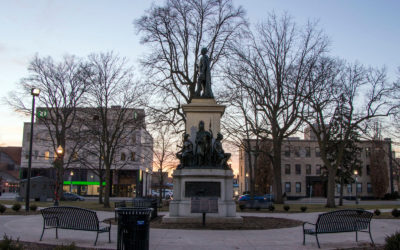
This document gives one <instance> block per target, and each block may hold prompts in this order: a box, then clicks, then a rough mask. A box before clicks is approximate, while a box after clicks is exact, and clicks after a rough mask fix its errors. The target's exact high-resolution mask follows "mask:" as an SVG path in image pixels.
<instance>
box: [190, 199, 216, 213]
mask: <svg viewBox="0 0 400 250" xmlns="http://www.w3.org/2000/svg"><path fill="white" fill-rule="evenodd" d="M190 205H191V206H190V212H191V213H218V197H192V200H191V203H190Z"/></svg>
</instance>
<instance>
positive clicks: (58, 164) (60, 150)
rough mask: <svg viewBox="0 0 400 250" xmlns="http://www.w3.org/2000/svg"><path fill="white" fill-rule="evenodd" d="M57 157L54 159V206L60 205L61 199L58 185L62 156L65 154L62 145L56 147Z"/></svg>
mask: <svg viewBox="0 0 400 250" xmlns="http://www.w3.org/2000/svg"><path fill="white" fill-rule="evenodd" d="M56 155H57V157H56V159H55V161H54V167H55V168H56V187H55V192H54V196H55V197H54V206H58V205H59V199H60V194H59V193H58V189H59V188H58V186H59V184H60V183H59V182H58V181H59V180H58V179H59V178H58V177H59V174H60V168H61V167H62V158H63V155H64V149H63V147H62V146H61V145H60V146H58V148H57V149H56Z"/></svg>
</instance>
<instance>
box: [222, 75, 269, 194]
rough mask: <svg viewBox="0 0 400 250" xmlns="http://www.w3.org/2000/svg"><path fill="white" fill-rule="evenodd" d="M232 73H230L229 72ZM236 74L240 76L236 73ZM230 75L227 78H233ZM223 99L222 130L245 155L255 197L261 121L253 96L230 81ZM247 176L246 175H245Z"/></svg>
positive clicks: (231, 142)
mask: <svg viewBox="0 0 400 250" xmlns="http://www.w3.org/2000/svg"><path fill="white" fill-rule="evenodd" d="M231 73H232V72H231ZM237 74H240V73H239V72H237ZM235 76H236V74H235V75H234V74H230V75H229V77H235ZM230 83H232V84H228V85H227V86H225V87H226V90H227V91H226V92H225V93H224V95H222V97H223V102H224V103H227V104H229V105H228V107H227V112H226V115H225V117H224V122H223V123H222V128H223V130H224V132H225V133H226V134H227V136H228V137H227V140H228V141H229V142H230V144H232V145H235V146H236V147H238V148H241V150H243V151H244V153H245V161H246V163H247V166H248V171H249V176H248V177H247V176H246V179H247V180H248V181H249V188H250V190H246V191H250V197H251V199H253V197H254V195H255V174H256V172H257V162H258V156H259V154H260V150H261V149H260V143H261V142H260V134H259V133H260V127H261V122H262V120H261V119H260V117H259V111H258V110H257V109H256V105H255V101H256V99H255V98H254V96H252V95H249V93H248V92H247V91H246V89H245V88H243V86H242V85H241V84H240V83H237V82H235V81H230ZM246 174H247V173H246Z"/></svg>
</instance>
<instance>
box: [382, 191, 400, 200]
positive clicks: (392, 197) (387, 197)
mask: <svg viewBox="0 0 400 250" xmlns="http://www.w3.org/2000/svg"><path fill="white" fill-rule="evenodd" d="M398 198H399V192H397V191H396V192H393V193H386V194H385V195H384V196H383V198H382V199H383V200H396V199H398Z"/></svg>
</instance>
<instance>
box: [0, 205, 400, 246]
mask: <svg viewBox="0 0 400 250" xmlns="http://www.w3.org/2000/svg"><path fill="white" fill-rule="evenodd" d="M382 211H385V210H384V209H383V210H382ZM318 214H319V213H290V214H279V213H274V214H270V213H239V215H243V216H246V215H247V216H249V215H251V216H262V217H278V218H289V219H296V220H301V221H310V222H315V220H316V218H317V217H318ZM98 216H99V219H100V220H103V219H105V218H111V217H113V216H114V213H112V212H98ZM42 226H43V220H42V216H41V215H30V216H0V235H4V233H6V234H7V235H10V236H12V237H13V238H14V239H15V238H18V237H19V239H20V240H22V241H32V242H39V238H40V235H41V232H42ZM371 230H372V236H373V239H374V241H375V242H376V243H378V244H383V243H384V239H385V237H386V236H387V235H389V234H391V233H393V232H395V231H396V230H400V220H383V219H380V220H377V219H374V220H372V223H371ZM58 234H59V235H58V236H59V239H55V230H54V229H53V230H51V229H49V230H45V233H44V236H43V241H42V242H43V243H48V244H57V245H61V244H64V245H65V244H70V243H71V242H75V244H76V245H78V246H83V247H93V243H94V240H95V237H96V233H94V232H85V231H76V230H59V233H58ZM302 237H303V235H302V228H301V226H299V227H294V228H285V229H273V230H231V231H228V230H173V229H151V230H150V249H160V250H165V249H174V250H180V249H182V250H183V249H185V250H186V249H191V250H195V249H207V250H210V249H211V250H223V249H246V250H247V249H282V250H284V249H288V250H289V249H290V250H293V249H318V247H317V244H316V242H315V238H314V237H311V236H306V245H305V246H303V245H302ZM318 237H319V239H320V243H321V247H322V248H323V249H336V248H351V247H356V246H365V245H368V244H369V242H370V241H369V236H368V234H366V233H360V234H359V242H358V243H357V242H355V233H339V234H326V235H321V236H318ZM111 241H112V242H111V243H108V235H107V234H106V233H103V234H100V235H99V240H98V242H97V248H98V249H116V241H117V226H114V225H113V226H112V229H111Z"/></svg>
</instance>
